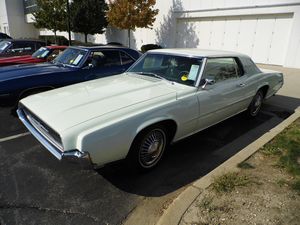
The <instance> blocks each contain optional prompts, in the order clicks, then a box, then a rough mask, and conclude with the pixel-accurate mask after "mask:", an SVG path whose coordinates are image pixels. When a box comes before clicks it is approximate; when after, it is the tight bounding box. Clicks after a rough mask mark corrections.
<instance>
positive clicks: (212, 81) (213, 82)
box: [202, 79, 216, 89]
mask: <svg viewBox="0 0 300 225" xmlns="http://www.w3.org/2000/svg"><path fill="white" fill-rule="evenodd" d="M215 83H216V81H215V80H214V79H205V82H204V84H203V85H202V89H205V88H206V86H207V85H213V84H215Z"/></svg>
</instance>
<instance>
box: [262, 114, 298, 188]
mask: <svg viewBox="0 0 300 225" xmlns="http://www.w3.org/2000/svg"><path fill="white" fill-rule="evenodd" d="M262 152H263V153H264V154H265V155H268V156H275V157H278V161H277V165H278V166H280V167H281V168H284V169H285V170H286V171H287V172H289V173H290V174H291V175H292V176H293V177H294V178H295V179H294V181H293V183H292V184H291V187H292V188H293V189H295V190H296V191H298V192H299V193H300V119H298V120H296V121H295V122H294V123H293V124H292V125H290V126H289V127H288V128H287V129H285V130H284V131H283V132H282V133H280V134H279V135H278V136H276V137H275V138H274V139H273V140H272V141H271V142H269V143H268V144H266V145H265V146H264V147H263V148H262Z"/></svg>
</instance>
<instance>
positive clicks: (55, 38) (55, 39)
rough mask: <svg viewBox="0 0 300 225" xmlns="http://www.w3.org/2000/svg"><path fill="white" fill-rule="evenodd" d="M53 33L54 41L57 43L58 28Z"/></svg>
mask: <svg viewBox="0 0 300 225" xmlns="http://www.w3.org/2000/svg"><path fill="white" fill-rule="evenodd" d="M53 33H54V43H55V44H56V45H57V37H56V30H54V31H53Z"/></svg>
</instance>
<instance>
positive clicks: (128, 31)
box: [128, 29, 130, 48]
mask: <svg viewBox="0 0 300 225" xmlns="http://www.w3.org/2000/svg"><path fill="white" fill-rule="evenodd" d="M128 47H129V48H130V29H128Z"/></svg>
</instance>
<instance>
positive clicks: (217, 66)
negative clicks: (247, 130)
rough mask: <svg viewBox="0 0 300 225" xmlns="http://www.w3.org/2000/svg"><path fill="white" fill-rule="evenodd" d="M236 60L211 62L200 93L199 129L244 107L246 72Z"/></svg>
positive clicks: (206, 67)
mask: <svg viewBox="0 0 300 225" xmlns="http://www.w3.org/2000/svg"><path fill="white" fill-rule="evenodd" d="M237 60H238V59H237V58H230V57H226V58H208V59H207V62H206V65H205V68H204V72H203V75H202V78H201V82H200V85H201V87H199V89H198V93H197V98H198V101H199V107H200V108H199V119H198V129H204V128H206V127H208V126H211V125H213V124H216V123H217V122H219V121H221V120H224V119H226V118H228V117H231V116H232V115H235V114H237V113H238V112H240V111H242V110H243V109H244V108H245V107H246V105H245V101H244V100H245V89H244V88H245V85H244V80H245V78H244V76H243V70H242V68H241V67H240V64H239V63H238V61H237Z"/></svg>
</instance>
